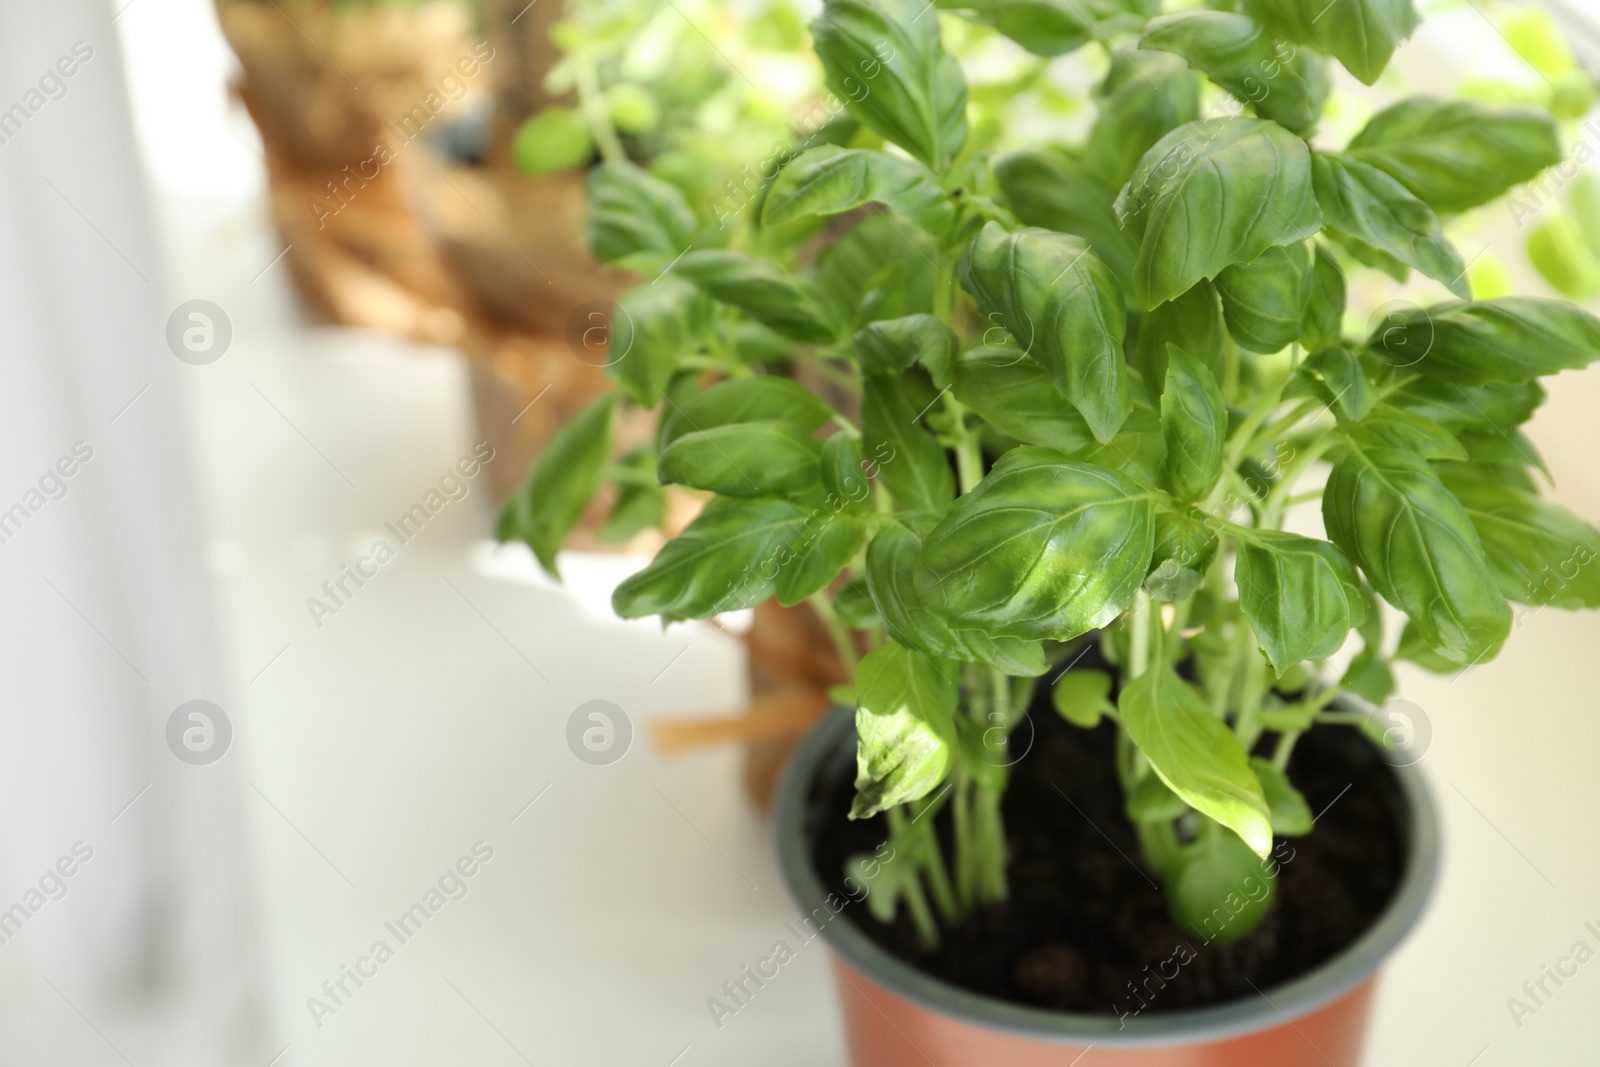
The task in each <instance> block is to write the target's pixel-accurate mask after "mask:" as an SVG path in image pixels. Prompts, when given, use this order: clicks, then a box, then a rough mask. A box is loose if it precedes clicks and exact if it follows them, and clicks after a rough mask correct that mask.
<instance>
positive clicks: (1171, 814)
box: [1122, 774, 1192, 823]
mask: <svg viewBox="0 0 1600 1067" xmlns="http://www.w3.org/2000/svg"><path fill="white" fill-rule="evenodd" d="M1190 810H1192V809H1191V808H1190V807H1189V805H1188V804H1186V803H1185V802H1184V799H1183V798H1182V797H1180V796H1179V795H1178V794H1176V793H1174V792H1173V791H1172V790H1171V789H1168V788H1167V783H1166V782H1163V781H1162V780H1161V776H1160V775H1159V774H1147V775H1145V776H1144V777H1143V778H1140V779H1139V780H1138V781H1137V782H1135V783H1133V788H1132V789H1130V790H1128V799H1127V800H1126V801H1125V802H1124V803H1123V805H1122V811H1123V814H1124V815H1126V816H1127V817H1128V821H1129V822H1134V823H1140V822H1171V821H1172V820H1173V819H1177V818H1181V817H1182V816H1183V815H1185V814H1186V813H1188V812H1189V811H1190Z"/></svg>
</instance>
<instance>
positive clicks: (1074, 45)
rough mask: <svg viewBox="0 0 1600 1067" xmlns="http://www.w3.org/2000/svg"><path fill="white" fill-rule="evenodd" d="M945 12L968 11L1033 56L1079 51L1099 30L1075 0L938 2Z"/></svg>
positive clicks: (950, 0) (968, 0)
mask: <svg viewBox="0 0 1600 1067" xmlns="http://www.w3.org/2000/svg"><path fill="white" fill-rule="evenodd" d="M937 3H938V6H939V7H941V8H943V9H945V10H961V11H971V12H973V13H974V14H975V15H977V17H978V20H979V21H981V22H983V23H984V24H985V25H988V26H993V27H994V28H995V29H996V30H998V31H999V32H1000V33H1003V34H1005V35H1006V36H1007V37H1009V38H1011V39H1012V40H1013V41H1015V42H1017V43H1018V44H1020V45H1021V46H1022V47H1023V48H1026V49H1027V50H1028V51H1030V52H1032V53H1033V54H1034V55H1036V56H1060V55H1065V54H1066V53H1068V52H1072V51H1075V50H1077V49H1079V48H1082V47H1083V46H1084V45H1085V44H1087V43H1088V42H1089V41H1090V40H1091V39H1093V38H1094V37H1095V36H1096V35H1097V34H1098V33H1099V32H1100V29H1099V27H1098V26H1096V25H1095V23H1094V19H1093V17H1092V15H1091V13H1090V12H1089V11H1088V10H1086V9H1085V8H1084V7H1083V5H1082V4H1081V3H1079V2H1078V0H937Z"/></svg>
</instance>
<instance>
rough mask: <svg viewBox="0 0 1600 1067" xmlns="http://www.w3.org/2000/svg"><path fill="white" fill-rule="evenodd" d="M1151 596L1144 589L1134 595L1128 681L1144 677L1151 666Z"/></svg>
mask: <svg viewBox="0 0 1600 1067" xmlns="http://www.w3.org/2000/svg"><path fill="white" fill-rule="evenodd" d="M1150 614H1151V612H1150V594H1149V593H1146V592H1145V591H1144V590H1143V589H1141V590H1139V591H1138V592H1137V593H1135V594H1134V595H1133V614H1132V615H1131V616H1130V617H1129V620H1128V625H1129V627H1130V628H1131V629H1130V630H1129V641H1128V679H1129V681H1132V680H1133V679H1135V678H1137V677H1139V676H1140V675H1142V674H1143V673H1144V672H1145V670H1146V669H1148V667H1149V666H1150Z"/></svg>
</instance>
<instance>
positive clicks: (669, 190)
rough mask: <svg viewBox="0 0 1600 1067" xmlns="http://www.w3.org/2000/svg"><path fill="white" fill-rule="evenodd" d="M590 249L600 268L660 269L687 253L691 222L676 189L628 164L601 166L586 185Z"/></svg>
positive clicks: (586, 180)
mask: <svg viewBox="0 0 1600 1067" xmlns="http://www.w3.org/2000/svg"><path fill="white" fill-rule="evenodd" d="M583 188H584V193H585V195H586V198H587V200H588V202H589V248H590V250H591V251H592V252H593V253H594V255H595V258H596V259H599V260H601V261H602V262H607V263H610V262H614V261H616V260H622V259H628V260H630V261H631V262H636V263H643V262H648V263H649V265H652V266H657V267H658V268H659V266H664V265H665V264H667V263H669V262H671V261H672V258H673V257H674V256H676V255H677V254H678V253H680V252H682V251H683V250H684V249H686V248H688V247H689V242H690V241H691V240H692V239H693V237H694V230H695V217H694V212H693V211H691V210H690V209H689V205H688V203H687V202H686V201H685V200H684V198H683V194H682V193H680V192H679V191H678V189H677V187H676V186H674V185H671V184H669V183H667V182H664V181H662V180H661V179H660V178H657V177H655V176H654V175H653V174H650V173H649V172H648V171H644V170H640V169H639V168H638V167H636V166H634V165H633V164H632V163H626V162H623V163H601V164H599V165H598V166H596V167H594V168H593V169H592V170H590V171H589V176H588V177H587V178H585V179H584V183H583Z"/></svg>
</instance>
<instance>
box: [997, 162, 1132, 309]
mask: <svg viewBox="0 0 1600 1067" xmlns="http://www.w3.org/2000/svg"><path fill="white" fill-rule="evenodd" d="M994 175H995V178H996V179H997V180H998V181H999V182H1000V188H1001V190H1002V191H1003V192H1004V193H1005V197H1006V204H1007V206H1009V207H1010V208H1011V213H1012V214H1014V215H1016V216H1017V218H1018V219H1019V220H1021V221H1022V222H1023V223H1024V224H1025V225H1028V226H1040V227H1043V228H1044V229H1046V230H1055V231H1056V232H1057V233H1070V234H1072V235H1073V236H1075V237H1082V238H1083V239H1084V240H1085V241H1088V242H1089V247H1090V248H1091V249H1093V251H1094V254H1095V255H1096V256H1098V257H1099V258H1100V261H1101V262H1102V263H1104V264H1105V265H1106V266H1108V267H1110V268H1111V272H1112V273H1113V274H1115V275H1116V276H1117V281H1118V283H1119V284H1121V285H1123V286H1124V287H1127V286H1131V285H1132V284H1133V257H1134V252H1135V249H1134V246H1133V242H1132V241H1130V240H1129V239H1128V234H1127V231H1125V230H1124V229H1123V228H1122V226H1121V225H1120V224H1119V222H1118V220H1117V212H1116V208H1114V207H1113V206H1112V205H1113V204H1114V203H1115V201H1116V199H1117V191H1116V189H1114V188H1112V187H1111V186H1110V185H1108V184H1106V182H1105V180H1104V179H1102V178H1101V177H1100V176H1099V175H1098V174H1096V173H1095V171H1094V170H1093V169H1091V168H1090V167H1089V165H1088V164H1087V163H1085V162H1083V161H1080V160H1077V159H1072V158H1069V157H1067V156H1063V155H1061V154H1059V153H1055V152H1041V151H1037V150H1034V149H1024V150H1022V151H1018V152H1008V153H1006V154H1005V155H1003V156H1001V157H1000V158H999V159H997V160H995V163H994Z"/></svg>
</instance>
